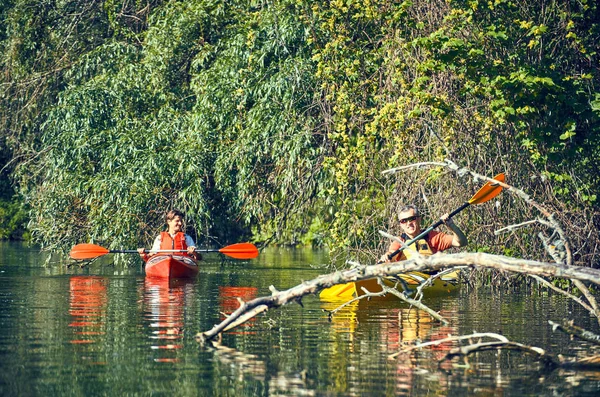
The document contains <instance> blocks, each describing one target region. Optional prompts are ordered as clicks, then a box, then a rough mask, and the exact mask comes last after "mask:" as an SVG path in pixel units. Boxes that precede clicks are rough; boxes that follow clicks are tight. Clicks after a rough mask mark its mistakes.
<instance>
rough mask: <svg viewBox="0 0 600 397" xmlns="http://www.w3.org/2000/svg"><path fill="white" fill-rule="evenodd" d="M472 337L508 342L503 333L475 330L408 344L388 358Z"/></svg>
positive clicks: (391, 358)
mask: <svg viewBox="0 0 600 397" xmlns="http://www.w3.org/2000/svg"><path fill="white" fill-rule="evenodd" d="M473 338H494V339H497V340H498V341H500V342H509V340H508V339H507V338H506V337H505V336H504V335H500V334H496V333H493V332H475V333H472V334H470V335H459V336H449V337H447V338H443V339H437V340H433V341H429V342H424V343H419V344H416V345H413V346H408V347H405V348H404V349H402V350H400V351H399V352H397V353H394V354H390V355H389V356H388V359H390V360H393V359H395V358H396V357H398V356H399V355H400V354H402V353H408V352H410V351H412V350H416V349H422V348H424V347H428V346H439V345H441V344H443V343H448V342H457V341H460V340H465V339H473Z"/></svg>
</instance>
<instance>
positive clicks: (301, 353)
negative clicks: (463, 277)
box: [0, 243, 600, 396]
mask: <svg viewBox="0 0 600 397" xmlns="http://www.w3.org/2000/svg"><path fill="white" fill-rule="evenodd" d="M327 264H328V258H327V254H326V253H325V252H322V251H314V250H300V249H268V250H265V251H264V252H261V255H260V256H259V258H257V259H254V260H250V261H235V260H225V261H224V260H223V258H221V257H220V256H219V255H218V254H208V255H205V261H203V262H202V263H201V270H200V273H199V275H198V277H197V278H196V279H193V280H190V281H178V282H171V283H169V282H166V281H163V282H160V281H153V280H147V279H146V278H145V277H144V273H143V270H142V268H141V265H136V266H132V267H130V268H126V269H125V270H123V269H122V268H118V267H115V266H114V265H112V263H111V258H110V256H106V257H104V258H103V259H102V260H99V261H96V262H94V263H92V264H91V265H90V266H87V267H84V268H80V267H78V266H71V267H67V266H65V265H64V264H60V263H53V262H52V261H51V262H50V264H47V263H46V255H44V254H41V253H40V252H39V249H38V248H35V247H28V246H24V245H20V244H15V243H0V330H1V331H0V367H1V368H0V395H1V396H173V395H178V396H296V395H300V396H364V395H375V396H376V395H381V396H395V395H400V396H409V395H410V396H427V395H430V396H446V395H457V396H462V395H475V396H487V395H514V396H540V395H548V396H554V395H559V396H560V395H565V396H573V395H590V396H592V395H600V372H594V371H575V370H562V369H558V370H553V371H548V370H544V369H543V367H542V366H541V365H540V364H539V363H538V362H536V361H535V360H533V359H532V358H531V357H530V356H527V355H525V354H523V353H518V352H508V351H502V352H496V351H494V352H482V353H477V354H475V355H473V356H470V357H469V359H468V362H465V361H464V360H457V359H455V360H453V361H440V360H441V359H442V358H443V357H444V356H445V354H446V353H447V352H448V350H449V349H450V348H452V347H455V346H456V345H453V344H446V345H442V346H437V347H433V348H431V347H430V348H425V349H422V350H419V351H414V352H412V353H410V354H405V355H401V356H399V357H398V358H395V359H390V358H389V355H390V354H393V353H395V352H397V351H398V350H399V349H400V348H401V347H402V346H403V345H404V344H411V343H414V342H415V341H417V340H419V341H428V340H432V339H439V338H442V337H445V336H447V335H448V334H452V335H459V334H469V333H472V332H473V331H478V332H498V333H502V334H503V335H505V336H507V337H508V338H509V339H511V340H513V341H515V342H520V343H524V344H529V345H533V346H538V347H542V348H544V349H546V351H547V352H548V353H550V354H553V355H558V354H562V355H564V356H567V357H576V356H586V355H591V354H594V353H596V354H598V349H597V348H595V347H593V346H591V345H589V344H587V343H585V342H581V341H577V340H571V338H569V337H568V336H566V335H564V334H562V333H560V332H553V331H552V329H551V327H550V326H549V325H548V323H547V321H548V320H554V321H561V320H563V319H574V320H575V322H576V324H577V325H580V326H583V327H585V328H587V329H589V330H591V331H594V332H599V330H598V324H597V322H595V320H594V319H592V318H590V316H589V315H588V314H587V313H586V312H585V311H584V310H582V309H581V308H579V307H578V306H577V305H576V304H574V303H573V302H571V301H569V300H568V299H566V298H564V297H562V296H558V295H557V294H554V293H550V292H548V291H545V290H543V291H536V292H531V291H512V292H510V293H507V292H497V291H490V290H488V289H485V290H477V291H473V290H469V288H467V287H463V288H461V290H460V292H459V293H457V294H454V295H452V296H446V297H437V298H431V299H426V300H425V301H424V302H425V303H426V304H427V305H429V306H430V307H432V308H433V309H434V310H436V311H439V312H440V314H442V315H443V316H445V317H446V318H448V319H449V320H450V324H449V325H446V326H443V325H440V324H439V323H436V322H434V321H433V320H431V319H430V317H429V316H428V315H426V314H425V313H424V312H421V311H419V310H416V309H410V308H409V307H408V306H407V305H406V304H403V303H400V302H398V301H394V300H391V301H386V302H361V303H357V304H355V305H351V306H349V307H347V308H345V309H343V310H342V311H340V312H339V313H338V314H336V315H335V316H334V317H333V319H332V320H331V321H330V320H329V319H328V316H327V315H326V314H325V313H324V312H323V309H332V308H333V307H332V306H331V304H328V303H327V302H321V301H320V300H319V299H318V298H317V297H315V296H308V297H306V298H305V299H304V300H303V304H304V307H301V306H300V305H297V304H291V305H287V306H284V307H282V308H280V309H276V310H272V311H269V312H267V313H266V315H260V316H259V317H257V318H255V319H253V320H251V321H250V322H249V323H247V324H245V325H244V326H242V327H239V328H237V329H234V330H232V331H230V332H227V333H226V334H225V335H224V336H223V339H222V342H221V344H218V345H216V344H210V345H206V346H203V345H201V344H199V343H198V342H197V340H196V338H195V336H196V334H197V333H199V332H202V331H206V330H209V329H210V328H212V327H213V325H215V324H217V323H218V322H219V321H221V320H222V319H223V316H224V315H223V313H230V312H231V311H233V310H234V309H235V308H237V305H238V303H237V298H238V297H239V298H242V299H244V300H249V299H252V298H256V297H260V296H266V295H270V291H269V286H270V285H273V286H275V287H276V288H277V289H278V290H284V289H287V288H290V287H292V286H294V285H296V284H298V283H300V282H302V281H303V280H309V279H312V278H314V277H316V276H317V275H319V274H323V273H327V272H328V270H327Z"/></svg>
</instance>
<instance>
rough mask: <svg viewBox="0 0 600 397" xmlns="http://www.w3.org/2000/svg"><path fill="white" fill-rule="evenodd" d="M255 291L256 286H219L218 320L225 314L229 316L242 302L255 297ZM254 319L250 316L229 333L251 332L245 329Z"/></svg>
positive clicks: (256, 291) (223, 317) (250, 325)
mask: <svg viewBox="0 0 600 397" xmlns="http://www.w3.org/2000/svg"><path fill="white" fill-rule="evenodd" d="M257 293H258V288H256V287H225V286H224V287H219V305H220V307H221V319H220V321H223V320H225V316H229V315H230V314H231V313H233V312H234V311H236V310H237V309H238V308H239V307H240V304H241V303H242V302H248V301H250V300H252V299H254V298H256V294H257ZM240 300H241V301H240ZM255 321H256V318H251V319H250V320H248V321H246V322H245V323H244V324H242V325H240V326H238V327H237V328H235V329H234V330H232V331H231V332H230V333H233V334H245V333H247V334H252V332H249V331H246V329H248V328H251V327H252V325H253V324H254V322H255Z"/></svg>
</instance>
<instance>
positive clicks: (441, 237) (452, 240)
mask: <svg viewBox="0 0 600 397" xmlns="http://www.w3.org/2000/svg"><path fill="white" fill-rule="evenodd" d="M448 215H449V214H444V215H442V216H441V217H440V219H441V220H442V221H443V222H444V223H445V224H446V226H448V228H449V229H450V230H451V231H452V234H447V233H441V232H438V231H435V230H432V231H430V232H429V233H428V234H427V235H426V236H424V237H423V238H421V239H419V240H418V241H415V242H414V243H413V244H411V245H410V246H409V247H410V248H411V249H412V250H411V249H404V250H403V251H401V252H400V253H398V254H397V255H396V256H395V257H394V258H390V257H389V256H390V255H391V254H393V253H394V252H396V251H397V250H398V249H399V248H400V247H401V244H400V243H399V242H397V241H394V242H392V244H390V246H389V248H388V250H387V252H386V253H385V254H383V255H382V257H381V258H380V260H379V262H380V263H382V262H392V261H394V262H396V261H402V260H406V259H410V258H411V257H412V256H414V255H415V251H416V252H418V253H419V254H421V255H433V254H435V253H436V252H439V251H444V250H447V249H449V248H452V247H463V246H465V245H467V242H468V241H467V237H466V236H465V234H464V233H463V232H462V230H460V228H459V227H458V226H456V224H455V223H454V221H452V218H449V217H448ZM398 219H399V221H400V228H401V229H402V234H401V235H400V239H401V240H403V241H404V242H406V241H409V240H412V239H414V238H415V237H417V236H418V235H419V234H421V215H420V213H419V210H418V208H417V207H416V206H415V205H412V204H411V205H407V206H405V207H402V208H401V209H400V212H399V213H398Z"/></svg>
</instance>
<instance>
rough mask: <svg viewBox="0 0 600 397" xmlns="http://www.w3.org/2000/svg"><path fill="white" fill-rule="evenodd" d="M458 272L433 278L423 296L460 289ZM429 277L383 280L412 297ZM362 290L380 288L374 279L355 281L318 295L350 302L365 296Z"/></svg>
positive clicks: (412, 275)
mask: <svg viewBox="0 0 600 397" xmlns="http://www.w3.org/2000/svg"><path fill="white" fill-rule="evenodd" d="M458 273H459V270H456V271H453V272H450V273H447V274H444V275H443V276H441V277H438V278H435V279H434V280H433V281H432V284H431V285H428V286H426V287H424V288H423V295H425V296H435V295H445V294H449V293H452V292H455V291H457V290H458V288H459V287H460V285H459V283H458ZM430 277H431V275H430V274H427V273H421V272H407V273H402V274H399V275H397V276H395V277H386V278H384V280H383V281H384V283H385V285H386V286H389V287H392V288H396V290H398V291H399V292H404V293H406V294H407V295H408V296H411V295H414V293H415V292H416V290H417V287H418V286H419V285H421V284H422V283H424V282H426V281H427V280H428V279H429V278H430ZM363 288H364V289H366V290H368V291H369V292H371V293H377V292H381V291H382V289H381V286H380V285H379V283H378V282H377V279H376V278H370V279H367V280H360V281H355V282H351V283H347V284H338V285H334V286H333V287H330V288H326V289H324V290H323V291H321V293H320V294H319V297H320V298H321V299H323V300H327V301H332V300H336V301H337V300H346V301H347V300H350V299H352V298H357V297H359V296H362V295H364V294H365V292H364V291H363ZM387 297H394V296H393V295H392V294H387V295H386V298H387Z"/></svg>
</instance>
